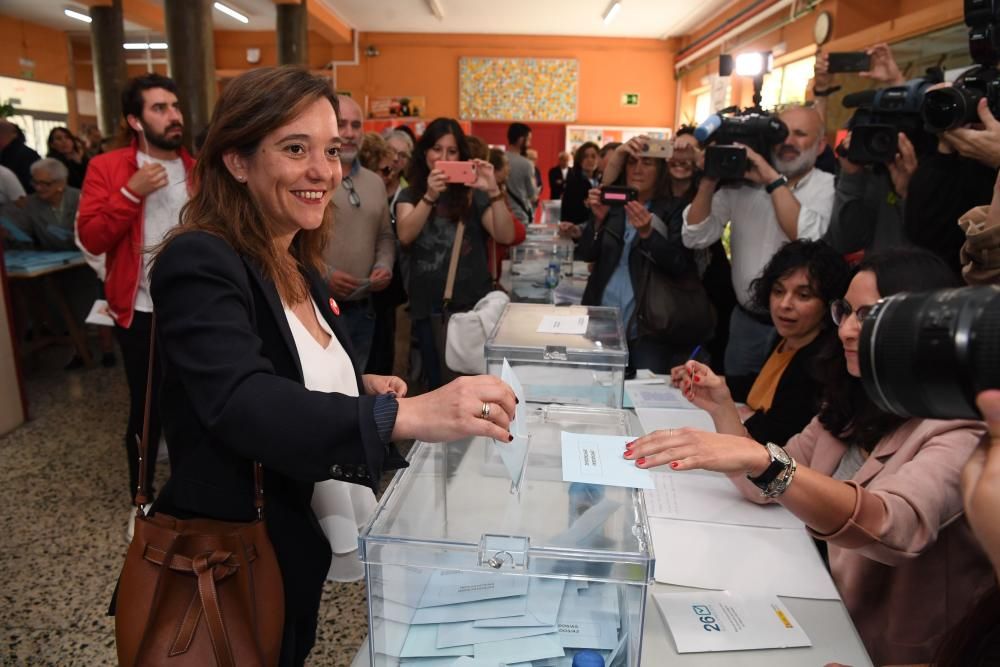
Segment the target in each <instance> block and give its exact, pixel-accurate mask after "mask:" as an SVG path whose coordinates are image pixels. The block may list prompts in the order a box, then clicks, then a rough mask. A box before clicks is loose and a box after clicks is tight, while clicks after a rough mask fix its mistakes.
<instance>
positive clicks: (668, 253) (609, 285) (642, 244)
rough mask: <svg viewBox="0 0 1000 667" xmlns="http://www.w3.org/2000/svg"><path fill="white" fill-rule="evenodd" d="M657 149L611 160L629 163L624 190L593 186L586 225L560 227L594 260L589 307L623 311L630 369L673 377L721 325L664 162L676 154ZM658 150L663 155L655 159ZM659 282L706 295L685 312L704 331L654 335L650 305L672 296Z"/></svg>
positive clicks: (640, 147)
mask: <svg viewBox="0 0 1000 667" xmlns="http://www.w3.org/2000/svg"><path fill="white" fill-rule="evenodd" d="M651 144H655V142H651V140H650V139H649V137H646V136H642V135H640V136H637V137H634V138H632V139H630V140H629V141H628V142H626V143H624V144H622V145H621V146H620V147H618V148H617V149H616V157H615V158H612V159H613V160H615V161H616V163H623V164H624V171H625V179H624V182H625V185H624V186H604V187H600V188H591V189H590V191H589V193H588V196H587V203H588V205H589V207H590V219H589V220H588V221H587V223H586V224H584V225H583V226H578V225H576V224H574V223H572V222H562V223H560V225H559V226H560V232H561V233H562V234H563V235H564V236H568V237H569V238H572V239H574V240H576V241H577V250H576V257H577V259H581V260H583V261H587V262H594V268H593V270H592V271H591V273H590V278H589V279H588V280H587V287H586V289H585V290H584V293H583V305H591V306H613V307H617V308H619V309H620V310H621V316H622V322H623V323H624V326H625V335H626V338H627V340H628V348H629V366H630V368H631V369H639V368H648V369H650V370H652V371H654V372H656V373H669V372H670V369H671V368H672V367H673V366H675V365H677V364H678V363H681V362H683V361H684V360H686V359H687V358H688V356H689V355H690V353H691V348H692V347H694V346H695V345H698V344H699V343H702V342H704V341H705V340H707V338H708V335H709V332H710V331H711V328H712V326H714V323H715V319H714V311H713V310H712V308H711V305H710V304H709V302H708V297H707V295H705V293H704V290H703V289H701V283H700V281H699V279H698V272H697V268H696V267H695V262H694V254H693V252H692V251H691V250H689V249H687V248H685V247H684V244H683V242H682V241H681V216H680V213H681V209H682V207H683V204H682V203H681V202H680V201H679V200H677V199H675V198H674V196H673V194H672V188H671V176H670V171H669V169H668V166H667V160H666V159H665V157H664V155H665V153H666V152H669V149H662V148H661V147H660V145H653V146H651ZM667 145H668V146H669V144H667ZM654 152H656V153H657V154H658V155H660V157H651V153H654ZM667 157H668V156H667ZM653 272H656V273H655V274H654V273H653ZM654 278H660V279H663V280H667V281H670V284H684V285H690V286H691V287H692V288H693V290H694V291H693V293H694V294H696V295H698V296H696V297H695V298H696V299H697V298H699V297H702V298H701V300H700V302H699V303H698V304H684V306H691V305H694V306H695V307H693V308H685V310H686V311H687V312H686V313H685V314H684V315H685V316H687V315H690V316H692V317H694V318H698V317H699V315H700V316H701V319H702V320H704V321H702V322H700V324H701V325H702V327H701V329H702V330H701V331H699V327H698V326H691V327H689V328H687V330H686V331H683V332H664V331H654V330H653V329H654V328H653V327H650V326H649V323H650V320H649V318H648V315H649V314H650V306H651V305H653V303H654V302H655V301H657V300H661V301H662V300H664V299H666V298H667V295H666V294H664V293H662V290H659V289H657V288H656V287H655V285H662V284H663V283H654V281H653V279H654ZM699 290H700V291H699ZM677 305H678V307H684V306H681V304H680V303H679V302H678V304H677ZM698 305H700V306H701V308H698V307H697V306H698ZM674 315H677V313H675V314H674ZM692 324H699V323H698V322H692Z"/></svg>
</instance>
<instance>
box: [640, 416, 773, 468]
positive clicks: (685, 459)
mask: <svg viewBox="0 0 1000 667" xmlns="http://www.w3.org/2000/svg"><path fill="white" fill-rule="evenodd" d="M624 456H625V458H626V459H628V460H630V461H635V464H636V466H638V467H639V468H655V467H656V466H662V465H669V466H670V467H671V468H673V469H674V470H711V471H713V472H723V473H727V474H734V473H735V474H739V473H747V474H750V475H751V476H754V477H756V476H758V475H760V474H762V473H763V472H764V471H765V470H767V467H768V466H769V465H770V463H771V458H770V456H768V453H767V450H766V449H765V448H764V447H761V446H760V445H759V444H758V443H757V442H755V441H753V440H751V439H750V438H744V437H741V436H737V435H726V434H722V433H707V432H705V431H699V430H697V429H693V428H679V429H666V430H662V431H655V432H653V433H650V434H649V435H645V436H643V437H641V438H639V439H638V440H635V441H633V442H631V443H629V444H628V445H626V449H625V452H624Z"/></svg>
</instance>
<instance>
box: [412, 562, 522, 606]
mask: <svg viewBox="0 0 1000 667" xmlns="http://www.w3.org/2000/svg"><path fill="white" fill-rule="evenodd" d="M527 592H528V578H527V577H511V576H504V575H501V574H493V573H490V572H484V573H478V572H451V571H445V570H438V571H436V572H434V574H432V575H431V579H430V581H429V582H427V588H426V590H424V594H423V596H422V597H421V598H420V604H419V605H418V606H419V607H420V608H421V609H422V608H424V607H439V606H441V605H449V604H457V603H459V602H473V601H475V600H490V599H493V598H505V597H510V596H514V595H525V594H527Z"/></svg>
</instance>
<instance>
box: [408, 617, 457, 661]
mask: <svg viewBox="0 0 1000 667" xmlns="http://www.w3.org/2000/svg"><path fill="white" fill-rule="evenodd" d="M437 630H438V629H437V626H436V625H411V626H410V631H409V632H408V633H407V634H406V641H405V642H404V643H403V649H402V651H400V654H399V657H400V658H440V657H444V656H449V655H453V656H459V655H473V652H474V650H475V649H474V648H473V647H472V645H471V644H470V645H467V646H451V647H449V648H438V647H437Z"/></svg>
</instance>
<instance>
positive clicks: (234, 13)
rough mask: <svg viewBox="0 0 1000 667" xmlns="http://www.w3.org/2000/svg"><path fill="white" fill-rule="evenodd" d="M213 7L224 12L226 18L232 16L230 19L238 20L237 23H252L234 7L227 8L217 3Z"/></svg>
mask: <svg viewBox="0 0 1000 667" xmlns="http://www.w3.org/2000/svg"><path fill="white" fill-rule="evenodd" d="M213 6H214V7H215V8H216V9H218V10H219V11H220V12H222V13H223V14H225V15H226V16H230V17H232V18H234V19H236V20H237V21H239V22H240V23H250V19H248V18H247V17H245V16H243V14H240V13H239V12H238V11H236V10H235V9H233V8H232V7H227V6H226V5H224V4H222V3H221V2H217V3H215V5H213Z"/></svg>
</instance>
